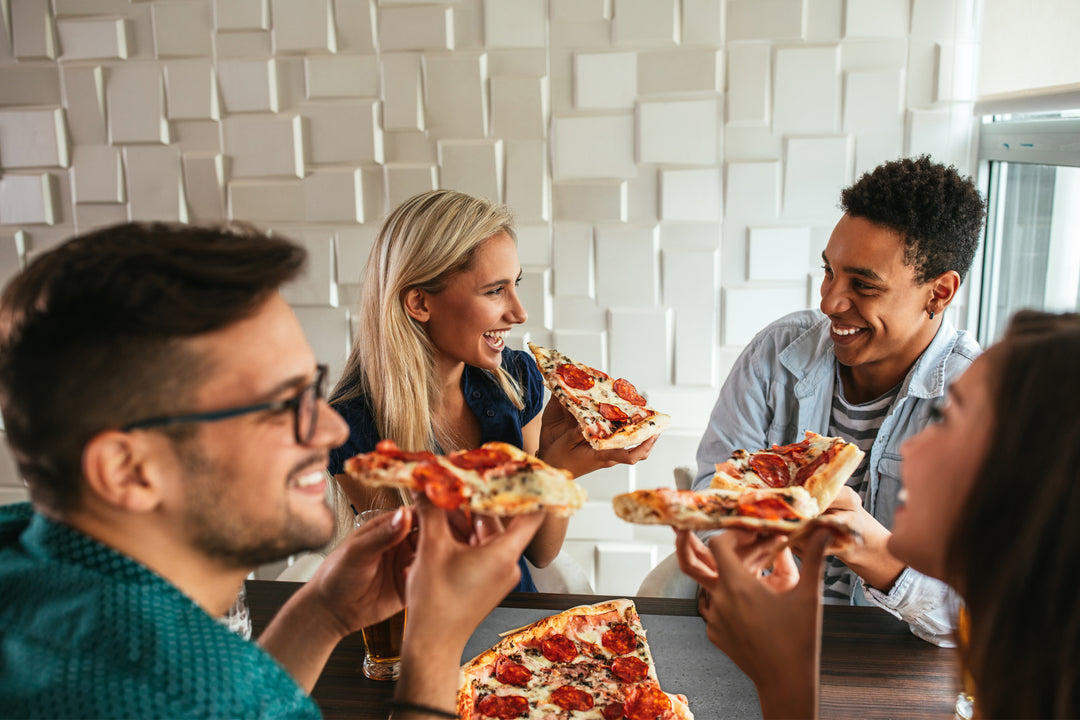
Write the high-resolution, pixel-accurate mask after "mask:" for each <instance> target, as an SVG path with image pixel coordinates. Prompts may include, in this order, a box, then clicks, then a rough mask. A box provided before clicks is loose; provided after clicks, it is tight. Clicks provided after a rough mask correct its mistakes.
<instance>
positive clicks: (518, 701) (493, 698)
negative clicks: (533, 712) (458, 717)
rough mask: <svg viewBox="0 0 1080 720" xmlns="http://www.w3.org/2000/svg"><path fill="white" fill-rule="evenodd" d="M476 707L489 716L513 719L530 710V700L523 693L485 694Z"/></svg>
mask: <svg viewBox="0 0 1080 720" xmlns="http://www.w3.org/2000/svg"><path fill="white" fill-rule="evenodd" d="M476 709H477V710H478V711H479V712H480V714H481V715H486V716H487V717H493V718H500V720H511V718H519V717H523V716H524V715H525V714H527V713H528V712H529V701H528V700H526V699H525V697H523V696H521V695H485V696H484V697H483V698H481V699H480V702H478V703H476Z"/></svg>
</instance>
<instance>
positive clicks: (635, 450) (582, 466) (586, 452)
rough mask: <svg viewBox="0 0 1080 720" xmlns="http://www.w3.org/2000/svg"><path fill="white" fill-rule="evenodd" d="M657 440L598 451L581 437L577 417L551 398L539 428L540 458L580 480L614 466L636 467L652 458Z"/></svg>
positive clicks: (652, 439)
mask: <svg viewBox="0 0 1080 720" xmlns="http://www.w3.org/2000/svg"><path fill="white" fill-rule="evenodd" d="M657 437H658V436H656V435H654V436H653V437H651V438H649V439H648V440H646V441H644V442H643V443H641V444H640V445H637V446H635V447H632V448H619V449H616V450H596V449H594V448H593V447H592V446H591V445H589V443H588V441H586V440H585V436H584V435H582V434H581V428H580V427H578V424H577V420H575V419H574V416H573V415H571V414H570V413H569V412H567V411H566V408H564V407H563V406H562V403H560V402H559V400H558V398H556V397H552V398H551V399H550V400H548V404H547V406H546V407H545V408H544V413H543V420H542V424H541V426H540V447H539V449H538V450H537V457H539V458H540V459H542V460H543V461H544V462H546V463H548V464H549V465H554V466H555V467H558V468H562V469H564V470H568V471H569V472H571V473H572V474H573V475H574V477H581V476H582V475H586V474H588V473H591V472H592V471H594V470H599V469H601V468H607V467H611V466H612V465H618V464H624V465H633V464H635V463H637V462H640V461H641V460H644V459H645V458H647V457H649V453H650V452H652V449H653V445H655V444H656V439H657Z"/></svg>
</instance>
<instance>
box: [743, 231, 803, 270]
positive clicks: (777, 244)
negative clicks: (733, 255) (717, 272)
mask: <svg viewBox="0 0 1080 720" xmlns="http://www.w3.org/2000/svg"><path fill="white" fill-rule="evenodd" d="M748 243H749V248H748V251H747V260H748V262H747V279H748V280H803V279H805V278H806V274H807V273H808V272H810V269H811V266H810V265H809V263H808V258H809V257H810V228H808V227H771V228H769V227H752V228H750V233H749V239H748Z"/></svg>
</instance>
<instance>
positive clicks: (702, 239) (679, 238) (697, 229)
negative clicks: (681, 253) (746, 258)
mask: <svg viewBox="0 0 1080 720" xmlns="http://www.w3.org/2000/svg"><path fill="white" fill-rule="evenodd" d="M718 247H720V223H718V222H683V221H674V222H672V221H664V222H662V223H660V248H661V249H662V250H714V249H716V248H718Z"/></svg>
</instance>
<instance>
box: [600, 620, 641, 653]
mask: <svg viewBox="0 0 1080 720" xmlns="http://www.w3.org/2000/svg"><path fill="white" fill-rule="evenodd" d="M600 643H601V644H602V645H603V646H604V647H606V648H607V649H608V650H610V651H611V652H613V653H615V654H616V655H629V654H630V653H632V652H634V649H635V648H636V647H637V635H636V634H634V631H633V630H631V629H630V626H628V625H625V624H622V623H620V624H618V625H612V626H611V629H609V630H608V631H607V632H606V633H604V635H603V637H601V638H600Z"/></svg>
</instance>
